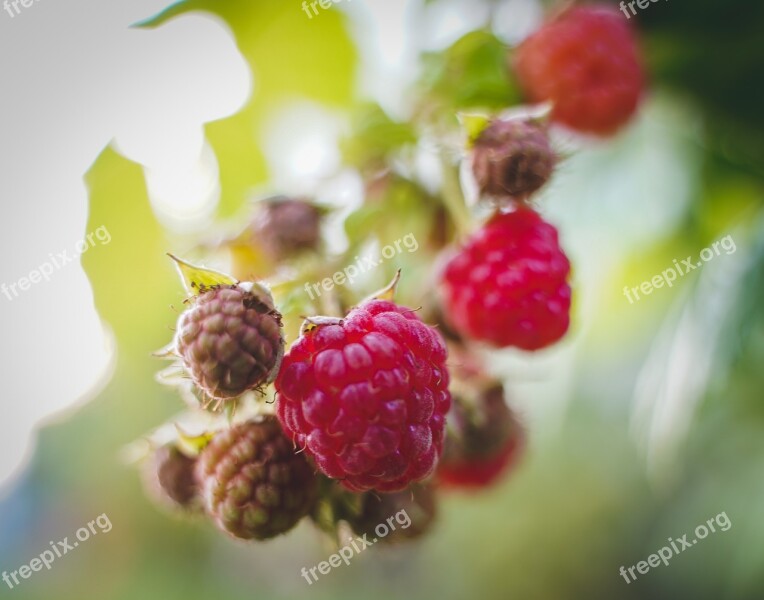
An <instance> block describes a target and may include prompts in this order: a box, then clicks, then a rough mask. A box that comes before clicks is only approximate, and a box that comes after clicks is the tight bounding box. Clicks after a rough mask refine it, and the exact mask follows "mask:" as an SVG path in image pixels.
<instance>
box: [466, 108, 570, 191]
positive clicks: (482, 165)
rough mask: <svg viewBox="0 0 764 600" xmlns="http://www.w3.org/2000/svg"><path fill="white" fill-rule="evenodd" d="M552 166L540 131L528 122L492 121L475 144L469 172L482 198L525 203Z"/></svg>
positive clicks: (548, 147) (546, 140) (551, 153)
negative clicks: (515, 200)
mask: <svg viewBox="0 0 764 600" xmlns="http://www.w3.org/2000/svg"><path fill="white" fill-rule="evenodd" d="M555 162H556V158H555V154H554V151H553V150H552V146H551V144H550V142H549V137H548V136H547V133H546V130H545V129H544V128H543V127H541V126H539V125H536V124H535V123H533V122H531V121H528V120H521V119H513V120H509V121H502V120H496V121H493V122H491V123H490V124H489V125H488V127H486V129H485V130H484V131H483V133H481V134H480V137H478V139H477V140H476V141H475V146H474V150H473V155H472V170H473V172H474V174H475V179H476V180H477V184H478V188H479V189H480V193H481V195H482V196H484V197H486V196H487V197H490V198H494V199H496V200H514V199H517V200H525V199H526V198H528V196H530V195H531V194H533V193H534V192H536V191H538V190H539V189H540V188H541V186H543V185H544V184H545V183H546V182H547V181H548V180H549V177H550V176H551V175H552V171H553V170H554V165H555Z"/></svg>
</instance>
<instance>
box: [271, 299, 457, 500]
mask: <svg viewBox="0 0 764 600" xmlns="http://www.w3.org/2000/svg"><path fill="white" fill-rule="evenodd" d="M448 383H449V375H448V371H447V369H446V348H445V344H444V342H443V340H442V339H441V337H440V335H439V334H438V333H437V332H436V331H435V330H434V329H432V328H431V327H429V326H427V325H425V324H424V323H423V322H422V321H420V320H419V318H418V317H417V315H416V313H415V312H414V311H412V310H410V309H407V308H403V307H401V306H398V305H396V304H394V303H392V302H388V301H384V300H371V301H368V302H365V303H364V304H362V305H361V306H359V307H357V308H355V309H353V310H352V311H350V313H349V314H348V315H347V317H346V318H344V319H342V320H337V323H334V324H332V323H330V324H322V325H318V326H315V327H313V328H307V329H304V331H303V333H302V335H301V336H300V338H299V339H298V340H297V341H296V342H295V343H294V345H293V346H292V348H291V349H290V351H289V352H288V353H287V355H286V356H285V357H284V362H283V365H282V368H281V370H280V372H279V375H278V377H277V379H276V382H275V385H276V390H277V392H278V395H277V403H278V404H277V410H278V417H279V420H280V421H281V424H282V426H283V427H284V430H285V431H286V432H287V435H289V436H291V437H292V438H293V439H294V441H295V443H296V444H297V445H298V446H299V447H300V448H305V449H306V452H307V453H308V454H310V455H312V456H313V458H314V460H315V463H316V465H317V466H318V468H319V469H320V470H321V471H322V472H323V473H324V474H326V475H327V476H328V477H332V478H335V479H339V480H341V483H342V485H343V486H344V487H346V488H347V489H349V490H351V491H366V490H369V489H376V490H378V491H381V492H392V491H397V490H401V489H403V488H405V487H406V486H407V485H409V484H410V483H412V482H414V481H418V480H421V479H423V478H425V477H427V476H428V475H430V474H431V473H432V472H433V470H434V468H435V466H436V463H437V461H438V459H439V457H440V454H441V452H442V449H443V437H444V423H445V415H446V413H447V412H448V409H449V407H450V404H451V396H450V394H449V391H448Z"/></svg>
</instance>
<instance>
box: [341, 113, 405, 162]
mask: <svg viewBox="0 0 764 600" xmlns="http://www.w3.org/2000/svg"><path fill="white" fill-rule="evenodd" d="M351 129H352V131H353V133H352V135H351V136H348V137H347V138H346V139H345V140H343V141H342V143H341V150H342V155H343V157H344V160H345V162H346V163H348V164H350V165H354V166H357V167H364V166H369V165H375V164H377V165H378V164H382V163H384V162H385V161H386V160H388V159H389V158H390V156H391V155H392V154H393V152H395V151H396V150H399V149H400V148H402V147H404V146H406V145H409V144H414V143H415V142H416V141H417V136H416V132H415V131H414V128H413V126H412V125H411V124H409V123H398V122H396V121H393V120H392V119H391V118H390V117H389V116H388V115H387V114H386V113H385V112H384V111H383V110H382V108H381V107H380V106H379V105H378V104H375V103H367V104H363V105H362V106H360V107H358V108H357V109H356V110H355V112H354V114H353V116H352V118H351Z"/></svg>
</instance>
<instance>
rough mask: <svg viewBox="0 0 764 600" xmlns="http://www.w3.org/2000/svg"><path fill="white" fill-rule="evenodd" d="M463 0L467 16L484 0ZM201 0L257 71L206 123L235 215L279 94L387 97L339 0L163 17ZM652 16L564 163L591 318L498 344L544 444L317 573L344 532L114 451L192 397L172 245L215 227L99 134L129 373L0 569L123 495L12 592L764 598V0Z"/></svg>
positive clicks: (98, 195) (78, 426) (264, 167)
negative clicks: (598, 120)
mask: <svg viewBox="0 0 764 600" xmlns="http://www.w3.org/2000/svg"><path fill="white" fill-rule="evenodd" d="M356 1H357V2H359V3H360V0H356ZM365 2H366V3H369V4H372V3H379V4H383V3H382V0H365ZM442 2H445V3H446V4H448V5H449V6H450V7H451V9H452V10H453V12H454V14H455V15H457V16H458V15H459V14H464V15H465V17H466V16H467V15H468V13H470V12H471V11H472V10H473V4H474V3H473V1H472V0H463V1H462V2H450V1H449V2H446V0H442ZM411 4H412V5H417V4H418V3H415V2H414V3H411ZM426 4H428V8H427V10H435V9H433V8H432V7H433V5H437V4H439V2H438V1H435V2H428V3H426ZM531 4H533V3H531V2H513V3H510V5H515V7H516V8H517V10H520V9H521V8H522V7H523V6H526V8H527V6H529V5H531ZM391 6H392V4H391ZM195 10H203V11H208V12H209V13H212V14H215V15H218V16H219V17H220V18H222V19H223V20H224V21H225V22H226V23H227V24H228V26H229V27H230V28H231V30H232V32H233V35H234V36H235V38H236V42H237V44H238V47H239V50H240V51H241V53H242V54H243V55H244V56H245V57H246V59H247V61H248V62H249V64H250V66H251V69H252V73H253V76H254V79H255V88H254V92H253V94H252V97H251V98H250V100H249V102H248V103H247V105H246V106H245V107H244V108H243V109H242V110H241V111H240V112H238V113H237V114H236V115H235V116H232V117H230V118H227V119H224V120H221V121H219V122H215V123H211V124H209V125H208V126H207V127H206V136H207V139H208V141H209V144H210V145H211V147H212V148H213V149H214V152H215V154H216V156H217V160H218V163H219V166H220V183H221V190H222V195H221V199H220V204H219V206H218V214H217V217H218V219H219V220H220V221H221V222H222V221H225V220H227V219H232V218H236V217H238V216H241V215H243V214H245V213H246V206H247V202H248V199H249V197H250V195H251V194H252V190H253V189H258V188H260V187H261V186H263V185H264V184H266V183H267V182H268V181H269V179H270V177H271V174H270V172H269V163H268V160H267V158H266V155H265V153H264V151H263V148H262V145H261V140H262V136H263V133H264V132H265V131H266V129H267V126H268V124H269V119H270V118H271V117H272V115H273V113H274V111H276V110H278V109H279V108H280V107H281V106H282V105H284V104H285V103H288V102H292V101H295V100H307V101H310V102H313V103H318V104H319V105H322V106H324V107H326V108H327V109H328V110H330V111H332V113H336V114H339V115H343V116H344V118H348V119H349V118H350V117H349V115H350V114H351V113H352V112H353V110H354V109H355V108H357V106H358V105H359V104H360V103H361V102H362V101H363V100H366V98H364V97H362V95H361V94H360V93H359V91H358V90H359V87H358V85H357V83H358V81H359V78H360V77H361V75H363V73H362V71H363V69H364V68H365V67H364V65H365V63H364V59H363V57H362V53H361V52H359V49H358V40H359V35H358V31H356V30H354V25H353V21H352V20H351V19H350V18H348V17H347V15H345V14H344V13H343V12H342V11H341V10H339V5H338V8H337V9H330V10H323V11H321V14H320V15H319V16H318V17H316V18H314V19H308V18H307V17H306V15H305V13H303V12H302V10H301V9H300V3H299V2H298V1H297V0H257V1H241V2H240V1H234V0H214V1H213V0H191V1H188V2H185V3H182V4H180V5H178V6H176V7H175V8H173V9H171V10H170V11H168V13H166V14H165V15H163V16H162V17H161V19H160V20H159V21H158V22H156V23H154V24H152V25H150V26H161V22H162V21H163V20H166V19H171V18H174V16H176V15H178V14H182V13H185V12H188V11H195ZM381 10H384V9H381ZM391 10H392V9H391ZM438 10H440V9H438ZM511 14H512V11H511V7H510V9H506V10H504V11H503V12H498V13H497V15H499V16H498V17H497V18H499V17H501V15H504V16H503V17H502V18H509V17H508V15H511ZM425 23H426V22H425ZM637 26H638V27H639V29H640V30H641V31H642V36H643V44H644V49H645V55H646V61H647V65H648V69H649V72H650V74H651V78H652V92H651V98H650V99H649V100H648V101H647V102H646V103H645V106H644V107H643V114H641V115H640V118H639V120H638V122H637V123H635V124H634V125H633V126H632V127H630V128H629V129H628V130H626V131H625V132H623V133H622V134H621V135H620V136H618V138H616V139H613V140H609V141H605V142H600V143H594V144H587V145H585V146H584V147H583V148H582V149H581V150H580V152H578V153H577V154H576V155H575V156H573V157H572V158H570V159H569V160H568V161H566V163H565V164H564V165H563V167H562V168H561V172H560V174H559V176H558V178H557V179H556V180H555V183H554V184H553V185H552V186H551V189H549V190H548V191H547V193H546V194H545V196H544V198H542V200H541V203H540V204H541V207H542V209H543V210H544V211H545V212H546V213H548V214H549V215H550V218H551V220H552V221H553V222H555V223H556V224H557V225H558V226H559V228H560V230H561V235H562V240H563V243H564V244H565V243H567V244H568V246H567V247H568V248H569V253H570V255H571V257H572V259H573V263H574V265H575V269H576V295H577V296H576V305H577V306H576V310H577V313H576V317H575V321H574V328H573V331H572V333H571V337H570V339H569V340H567V341H566V342H565V343H564V344H563V345H562V347H561V348H560V349H556V350H554V351H552V352H550V353H548V354H545V355H543V356H542V357H532V358H527V357H523V356H521V355H519V354H512V353H504V354H502V355H501V356H494V357H492V365H493V367H494V368H495V369H496V370H497V372H499V373H501V374H502V375H503V376H504V377H505V378H506V380H507V386H508V391H509V394H510V398H511V400H512V401H513V403H514V405H515V406H516V407H517V408H518V409H519V410H520V412H521V414H524V415H525V419H526V426H527V428H528V431H529V438H530V445H529V448H528V449H527V452H526V454H525V456H524V459H523V460H522V461H521V463H520V464H519V466H518V468H517V469H516V471H515V472H513V473H512V474H511V476H510V477H508V478H507V479H506V480H505V482H504V483H503V484H502V485H500V486H498V487H497V488H495V489H492V490H490V491H487V492H485V493H483V494H479V495H459V494H451V495H446V496H444V497H443V498H442V502H441V506H440V515H439V521H438V526H437V527H436V529H435V531H434V532H433V533H432V534H431V535H429V536H428V537H426V538H425V539H424V540H423V541H422V542H420V543H417V544H414V545H413V546H408V547H400V548H398V547H396V548H382V547H375V548H373V549H371V550H368V551H366V552H365V553H363V554H362V555H360V556H358V557H356V558H355V559H354V561H353V562H352V563H351V565H349V566H347V567H345V566H343V567H342V568H338V569H335V570H333V571H332V572H331V573H330V574H329V575H327V576H324V577H322V578H321V579H320V580H319V581H318V582H317V583H315V584H313V585H312V586H308V585H307V583H306V582H305V580H304V579H302V577H301V576H300V573H299V571H300V569H301V568H302V567H304V566H306V567H310V566H313V565H315V564H316V563H318V562H319V561H321V560H324V559H326V557H327V556H328V554H329V553H330V550H329V548H328V547H327V546H326V545H325V543H324V541H323V540H322V538H321V537H320V536H319V534H318V533H316V532H315V531H314V530H313V529H311V527H310V526H308V525H307V524H302V525H301V526H300V527H298V529H297V530H295V531H293V532H292V533H290V534H289V535H287V536H285V537H283V538H280V539H278V540H275V541H273V542H270V543H264V544H257V545H246V544H238V543H235V542H232V541H230V540H228V539H225V538H224V537H223V536H221V535H219V534H218V533H217V532H215V531H214V530H213V528H212V527H211V526H209V525H207V524H204V523H195V522H193V521H184V520H181V519H177V518H173V517H171V516H168V515H167V514H164V513H163V512H161V511H159V510H158V509H157V508H156V507H155V506H154V505H153V504H152V503H151V502H150V501H149V500H148V499H147V498H146V497H145V495H144V493H143V491H142V489H141V482H140V478H139V476H138V474H137V472H136V471H135V469H134V468H131V467H130V466H128V465H125V464H123V462H122V461H121V460H120V458H119V457H120V452H121V450H122V449H123V448H124V447H125V445H127V444H128V443H130V442H131V441H132V440H134V439H136V438H139V437H140V436H141V435H143V434H144V433H145V432H147V431H149V430H150V429H152V428H153V427H155V426H156V425H157V424H159V423H161V422H162V421H163V420H165V419H168V418H169V417H171V416H172V415H173V414H175V413H176V412H177V411H178V410H180V408H181V406H180V403H179V402H178V397H177V395H176V394H175V393H173V392H172V391H171V390H168V389H166V388H163V387H162V386H160V385H158V384H157V383H156V382H155V380H154V375H155V373H156V371H157V370H159V369H160V368H161V367H162V365H161V364H159V363H158V361H157V360H156V359H154V358H152V357H151V356H150V353H151V352H152V351H153V350H155V349H157V348H160V347H161V346H163V345H164V344H166V343H167V342H168V341H169V339H170V337H171V335H172V333H171V331H170V328H171V327H172V326H173V322H174V320H175V318H176V312H175V311H173V310H172V309H171V308H170V305H175V306H178V305H179V304H180V303H181V302H182V299H183V295H182V290H181V288H180V285H179V283H178V281H177V278H176V276H175V274H174V272H173V269H172V266H171V264H170V261H168V260H167V259H166V258H165V256H164V253H165V252H167V251H175V252H184V251H189V250H190V249H191V248H193V247H194V244H195V238H192V237H191V236H183V235H180V234H177V233H173V232H171V231H169V230H167V229H165V228H164V227H163V226H162V225H161V224H160V222H159V221H158V220H157V218H156V217H155V215H154V212H153V211H152V208H151V205H150V203H149V199H148V195H147V190H146V183H145V180H144V174H143V171H142V168H141V167H140V166H139V165H136V164H134V163H131V162H130V161H129V160H127V159H126V158H124V157H122V156H121V155H120V154H118V153H117V152H116V151H114V150H112V149H107V150H106V151H104V153H103V154H102V155H101V156H100V157H99V159H98V160H97V162H96V163H95V164H94V166H93V168H92V170H91V172H90V173H89V175H88V177H87V184H88V187H89V190H90V203H91V211H90V222H89V224H88V228H87V231H92V230H93V229H95V228H96V227H98V226H100V225H106V226H107V227H108V229H109V231H110V233H111V235H112V238H113V241H112V242H111V243H110V244H109V245H108V246H107V247H104V248H103V249H102V250H101V251H99V252H97V253H96V252H94V253H89V254H87V255H85V256H84V258H83V261H84V266H85V268H86V271H87V273H88V275H89V277H90V280H91V282H92V285H93V289H94V294H95V300H96V305H97V308H98V310H99V313H100V315H101V317H102V318H103V319H104V320H105V322H106V323H108V325H109V327H110V328H111V329H112V331H113V333H114V335H115V339H116V343H117V353H118V355H117V366H116V371H115V373H114V376H113V378H112V379H111V381H110V382H109V384H108V386H107V387H106V388H105V389H104V390H103V391H102V393H100V394H99V395H98V396H97V397H96V398H95V399H94V400H93V401H92V402H90V403H89V404H88V405H87V406H85V407H83V408H81V409H80V410H78V411H77V412H76V413H75V414H72V415H71V416H69V417H68V418H67V419H65V420H64V421H62V422H59V423H57V424H55V425H51V426H49V427H47V428H46V429H44V430H43V431H42V433H41V435H40V439H39V443H38V447H37V451H36V455H35V457H34V460H33V464H32V466H31V467H30V469H29V470H28V472H27V473H26V474H25V475H24V477H23V478H22V480H21V481H20V482H19V484H18V485H17V487H16V488H15V489H14V490H12V492H11V493H10V495H9V496H8V497H7V498H5V499H4V500H2V501H0V534H1V535H2V537H0V565H2V568H3V569H8V570H13V569H16V568H17V567H18V566H19V565H21V564H23V563H28V561H29V560H30V559H31V558H33V557H34V556H37V555H38V554H39V553H40V552H42V551H43V550H45V549H46V548H47V547H48V543H49V541H50V540H56V539H62V538H63V537H64V536H67V535H68V536H72V535H73V532H74V531H75V530H76V529H77V528H78V527H80V526H82V525H84V524H86V523H87V522H88V521H90V520H92V519H95V518H96V517H97V516H98V515H100V514H102V513H106V514H107V515H108V516H109V519H110V520H111V522H112V524H113V530H112V531H110V532H109V533H108V534H106V533H103V534H99V535H97V536H94V537H93V538H92V539H91V540H89V541H88V542H87V543H85V544H82V545H81V547H79V548H78V549H77V550H76V551H74V552H72V553H70V554H68V555H66V556H65V557H63V558H61V559H59V560H58V561H57V562H56V563H54V566H53V569H52V570H51V571H44V572H42V573H38V574H35V575H34V576H33V577H32V578H31V579H29V580H26V581H24V582H23V584H22V585H21V586H19V587H18V588H17V589H14V590H8V589H6V588H5V586H4V585H0V596H2V597H9V598H10V597H13V598H25V599H29V600H32V599H38V598H39V599H43V598H45V599H47V598H51V597H56V598H59V599H60V600H68V599H70V598H71V599H73V600H74V599H80V598H109V599H114V600H122V599H124V600H128V599H129V600H134V599H136V598H157V599H159V598H161V599H167V600H171V599H179V600H180V599H183V600H194V599H202V598H204V599H207V598H226V599H238V598H262V599H278V598H315V599H320V598H327V599H328V598H332V599H338V598H356V597H365V598H370V599H375V598H380V599H382V598H390V597H394V598H444V599H446V598H468V597H479V598H497V599H498V598H522V599H523V600H530V599H536V598H538V599H549V600H562V599H578V598H581V599H593V598H603V599H605V598H607V599H623V600H628V599H632V598H634V599H636V598H651V599H663V598H666V599H668V598H672V599H673V598H678V597H680V598H685V597H687V598H689V597H692V598H700V599H703V598H708V599H714V600H720V599H727V598H728V599H735V600H738V599H740V600H743V599H751V600H753V599H761V598H764V477H763V476H762V475H763V474H764V393H762V390H764V369H762V366H763V365H764V305H763V304H762V301H761V299H762V291H763V290H764V210H762V209H763V207H764V205H763V204H762V199H764V117H763V116H762V114H763V113H762V107H763V106H764V103H763V102H762V90H763V88H764V6H762V5H761V4H759V3H752V2H750V1H746V0H728V1H725V2H719V1H717V2H711V1H710V0H703V1H696V2H692V3H683V2H679V1H678V0H674V1H672V2H658V3H655V4H650V7H649V8H648V9H646V10H644V11H642V13H641V14H640V15H639V22H638V23H637ZM401 27H403V25H401ZM423 35H424V34H423ZM486 60H490V56H487V58H486ZM470 68H474V69H476V72H475V73H474V76H475V77H477V76H478V75H479V76H480V77H485V78H486V83H485V85H486V86H487V89H490V94H489V95H491V94H493V95H494V97H495V94H496V93H497V91H496V90H499V92H498V93H502V88H501V85H498V87H497V82H496V81H494V80H491V77H492V75H491V73H492V72H493V71H492V69H491V68H488V67H487V66H486V64H485V63H479V64H478V65H473V66H472V67H470ZM471 73H472V72H471V71H469V70H468V71H467V73H465V74H464V77H465V81H468V80H470V77H471ZM499 83H500V82H499ZM446 93H447V92H446ZM512 93H513V92H512V90H511V89H507V90H506V94H507V95H508V97H509V96H511V94H512ZM500 101H501V99H500V98H499V102H500ZM411 227H414V225H412V226H411ZM411 227H409V226H408V225H403V224H401V225H399V228H400V234H399V235H404V234H405V233H407V232H408V231H410V230H411ZM404 228H405V231H404ZM391 235H392V234H391ZM726 235H733V237H734V239H735V241H736V245H737V251H736V252H735V253H734V254H730V255H724V254H722V256H720V257H718V258H716V259H714V261H713V262H710V263H709V264H708V265H706V266H705V267H704V268H703V269H702V270H700V271H696V272H695V273H692V274H689V275H688V276H687V277H685V278H683V279H682V280H681V281H680V282H679V284H678V285H677V286H676V287H675V288H672V289H671V290H668V289H664V290H660V292H661V293H658V292H656V293H655V295H653V296H650V297H647V298H645V299H643V300H642V301H640V302H639V303H636V304H633V305H632V304H629V302H628V301H627V300H626V299H625V298H624V296H623V294H622V289H623V286H625V285H629V286H637V285H639V283H640V282H641V281H643V280H646V279H649V278H651V277H652V276H653V275H654V274H657V273H660V272H661V271H662V270H663V269H665V268H667V267H668V266H670V265H671V262H672V260H673V259H674V258H677V259H682V258H684V257H685V256H688V255H694V256H697V254H698V253H699V252H700V250H701V249H702V248H704V247H705V246H706V245H708V244H710V243H711V242H713V241H714V240H718V239H720V238H722V237H724V236H726ZM388 237H389V236H388ZM385 239H387V238H385ZM388 241H391V240H388ZM413 268H415V267H413ZM380 279H384V275H380ZM413 281H418V279H416V278H413ZM406 285H409V286H410V287H409V294H410V295H411V296H412V297H415V296H416V294H417V293H421V294H425V293H427V290H426V289H421V290H417V289H416V284H413V283H409V284H406ZM721 512H726V514H727V516H728V517H729V519H730V521H731V522H732V527H731V529H730V530H729V531H727V532H719V533H716V534H712V535H710V536H709V537H708V538H707V539H706V540H704V541H703V542H702V543H700V544H698V545H697V546H695V547H693V548H691V549H689V550H687V551H685V552H684V553H682V554H680V555H678V556H676V557H675V558H674V559H673V560H672V562H671V563H670V565H669V566H668V567H664V566H661V567H658V568H655V569H651V571H650V572H649V573H648V574H646V575H641V576H640V578H639V579H638V580H637V581H636V582H634V583H631V584H628V585H627V584H626V583H625V582H624V580H623V579H622V578H621V577H620V575H619V574H618V569H619V568H620V567H621V566H622V565H625V566H627V567H629V566H632V565H635V564H636V563H637V562H638V561H641V560H645V559H646V558H647V556H648V555H650V554H652V553H653V552H656V551H657V550H658V549H659V548H661V547H662V546H664V545H665V544H666V540H667V538H668V537H673V538H674V539H676V538H679V537H681V536H682V535H683V534H685V533H692V531H693V530H694V528H695V526H696V525H698V524H702V523H705V522H706V520H707V519H710V518H712V517H714V516H715V515H717V514H718V513H721ZM691 537H692V536H691Z"/></svg>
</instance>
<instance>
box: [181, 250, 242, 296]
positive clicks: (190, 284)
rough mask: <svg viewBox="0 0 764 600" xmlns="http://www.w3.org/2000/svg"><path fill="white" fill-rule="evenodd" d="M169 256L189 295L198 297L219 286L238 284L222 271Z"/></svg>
mask: <svg viewBox="0 0 764 600" xmlns="http://www.w3.org/2000/svg"><path fill="white" fill-rule="evenodd" d="M167 256H169V257H170V258H171V259H173V260H174V261H175V266H176V267H177V268H178V273H180V278H181V279H182V280H183V286H184V287H185V288H186V291H187V292H188V293H189V294H194V295H198V294H200V293H201V292H203V291H204V290H205V289H209V288H211V287H214V286H217V285H236V284H237V283H238V281H236V280H235V279H234V278H233V277H231V276H230V275H226V274H225V273H221V272H220V271H215V270H213V269H207V268H205V267H199V266H196V265H192V264H191V263H189V262H186V261H185V260H183V259H180V258H178V257H177V256H173V255H172V254H170V253H168V254H167Z"/></svg>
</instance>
